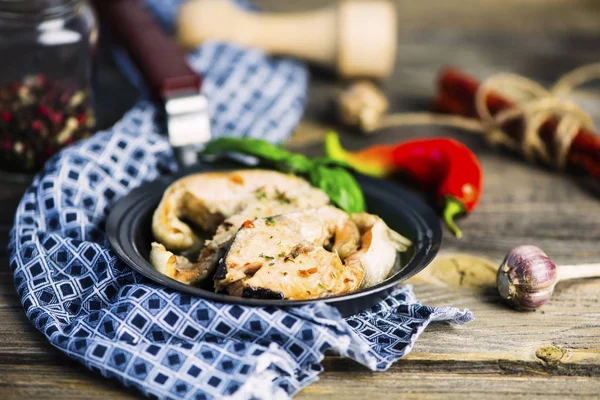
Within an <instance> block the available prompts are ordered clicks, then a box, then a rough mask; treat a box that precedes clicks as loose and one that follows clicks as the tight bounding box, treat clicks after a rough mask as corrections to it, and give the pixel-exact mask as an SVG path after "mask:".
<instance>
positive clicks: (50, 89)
mask: <svg viewBox="0 0 600 400" xmlns="http://www.w3.org/2000/svg"><path fill="white" fill-rule="evenodd" d="M96 38H97V26H96V21H95V18H94V14H93V12H92V10H91V8H90V6H89V4H88V3H87V2H86V1H82V0H0V60H1V62H0V169H1V170H4V171H9V172H24V173H32V172H35V171H37V170H39V169H40V168H41V167H42V166H43V164H44V162H45V161H46V160H48V158H50V157H51V156H52V155H54V154H55V153H56V152H58V151H59V150H60V149H61V148H63V147H65V146H68V145H70V144H72V143H74V142H75V141H77V140H78V139H81V138H84V137H87V136H89V135H90V134H91V133H92V131H93V127H94V124H95V120H94V114H93V108H92V105H93V101H92V91H91V81H92V69H93V61H94V56H95V52H96Z"/></svg>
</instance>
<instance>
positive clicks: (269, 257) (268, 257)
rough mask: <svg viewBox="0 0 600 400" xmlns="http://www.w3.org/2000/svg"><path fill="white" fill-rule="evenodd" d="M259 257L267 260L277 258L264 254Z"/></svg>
mask: <svg viewBox="0 0 600 400" xmlns="http://www.w3.org/2000/svg"><path fill="white" fill-rule="evenodd" d="M259 257H262V258H266V259H267V260H274V259H275V257H271V256H267V255H264V254H263V253H260V255H259Z"/></svg>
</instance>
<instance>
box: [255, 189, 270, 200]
mask: <svg viewBox="0 0 600 400" xmlns="http://www.w3.org/2000/svg"><path fill="white" fill-rule="evenodd" d="M254 196H256V198H257V199H258V200H262V199H266V198H267V192H265V188H264V187H259V188H258V189H256V190H255V191H254Z"/></svg>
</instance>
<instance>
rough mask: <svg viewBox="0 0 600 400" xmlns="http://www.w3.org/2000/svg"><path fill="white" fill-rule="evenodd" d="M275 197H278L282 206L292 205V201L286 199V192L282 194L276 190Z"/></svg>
mask: <svg viewBox="0 0 600 400" xmlns="http://www.w3.org/2000/svg"><path fill="white" fill-rule="evenodd" d="M275 195H276V198H277V200H279V202H280V203H281V204H290V203H291V200H290V199H288V198H287V197H286V195H285V193H284V192H280V191H279V190H277V189H275Z"/></svg>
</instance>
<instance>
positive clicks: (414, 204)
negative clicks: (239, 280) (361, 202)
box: [106, 164, 442, 316]
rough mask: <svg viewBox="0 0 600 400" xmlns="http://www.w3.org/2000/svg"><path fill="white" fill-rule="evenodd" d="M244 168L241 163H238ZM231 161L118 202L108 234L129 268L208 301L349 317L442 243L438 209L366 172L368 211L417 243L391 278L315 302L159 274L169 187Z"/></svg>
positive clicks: (169, 179)
mask: <svg viewBox="0 0 600 400" xmlns="http://www.w3.org/2000/svg"><path fill="white" fill-rule="evenodd" d="M236 167H237V168H240V167H239V165H238V166H236ZM232 168H233V167H232V165H231V164H227V165H223V164H219V165H212V164H211V165H209V164H201V165H198V166H196V167H194V168H193V169H190V170H187V171H185V172H184V173H181V174H178V175H177V176H163V177H161V178H159V179H157V180H155V181H153V182H150V183H147V184H145V185H142V186H141V187H140V188H137V189H134V190H132V191H131V192H130V193H129V194H128V195H127V196H125V197H123V198H122V199H121V200H119V201H118V202H117V204H116V205H115V207H114V208H113V209H112V211H111V213H110V215H109V216H108V221H107V224H106V233H107V234H108V239H109V241H110V244H111V245H112V247H113V249H114V250H115V252H116V253H117V255H118V256H119V257H120V258H121V259H122V260H123V261H124V262H125V263H127V264H128V265H129V266H131V267H132V268H133V269H135V270H136V271H138V272H139V273H141V274H143V275H145V276H147V277H148V278H150V279H152V280H154V281H156V282H158V283H161V284H163V285H165V286H168V287H170V288H173V289H177V290H180V291H182V292H186V293H190V294H192V295H196V296H199V297H202V298H205V299H209V300H215V301H220V302H225V303H238V304H244V305H249V306H278V307H289V306H297V305H303V304H309V303H312V302H316V301H320V302H325V303H328V304H330V305H332V306H334V307H336V308H337V309H338V310H339V311H340V312H341V313H342V315H344V316H348V315H353V314H355V313H357V312H360V311H363V310H366V309H368V308H370V307H372V306H374V305H375V304H376V303H377V302H379V301H380V300H381V299H382V298H383V297H385V296H386V295H387V294H388V293H389V292H390V291H392V290H393V289H394V287H395V286H396V285H397V284H398V283H400V282H402V281H404V280H406V279H408V278H410V277H411V276H413V275H415V274H416V273H418V272H419V271H421V270H423V268H425V267H426V266H427V265H428V264H429V263H430V262H431V260H433V258H434V257H435V255H436V254H437V252H438V249H439V247H440V244H441V241H442V231H441V226H440V221H439V218H438V216H437V215H436V213H435V212H434V211H433V210H432V209H431V208H430V207H429V206H427V205H426V204H425V203H423V202H422V201H421V200H420V199H419V198H418V197H416V196H415V195H413V194H411V193H410V192H408V191H406V190H404V189H402V188H401V187H399V186H398V185H396V184H394V183H392V182H389V181H383V180H379V179H374V178H369V177H366V176H362V175H359V176H357V179H358V182H359V183H360V185H361V187H362V188H363V191H364V194H365V198H366V202H367V210H368V211H369V212H371V213H374V214H377V215H379V216H380V217H381V218H383V220H384V221H385V222H386V223H387V224H388V225H389V226H390V227H391V228H392V229H394V230H396V231H397V232H399V233H401V234H402V235H404V236H406V237H408V238H409V239H410V240H412V241H413V246H412V247H411V248H410V249H409V251H408V252H406V253H401V257H399V258H400V261H399V262H398V263H397V264H398V265H397V266H396V267H395V270H394V271H393V272H392V274H393V275H391V276H390V277H389V278H388V279H386V280H385V281H383V282H382V283H380V284H378V285H376V286H373V287H370V288H367V289H364V290H360V291H357V292H354V293H349V294H345V295H341V296H335V297H329V298H325V299H316V300H301V301H300V300H261V299H246V298H239V297H233V296H228V295H225V294H218V293H214V292H213V291H211V290H210V286H209V287H205V288H203V287H196V286H189V285H185V284H183V283H180V282H177V281H176V280H174V279H171V278H168V277H166V276H164V275H162V274H161V273H159V272H157V271H156V270H155V269H154V268H153V267H152V265H151V264H150V262H149V255H150V243H151V242H152V241H153V237H152V229H151V220H152V213H153V212H154V209H155V208H156V207H157V206H158V203H159V202H160V199H161V197H162V195H163V192H164V190H165V189H166V188H167V186H168V185H169V184H171V183H172V182H173V181H174V180H175V179H178V178H180V177H182V176H184V175H187V174H190V173H194V172H200V171H208V170H230V169H232Z"/></svg>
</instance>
